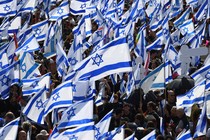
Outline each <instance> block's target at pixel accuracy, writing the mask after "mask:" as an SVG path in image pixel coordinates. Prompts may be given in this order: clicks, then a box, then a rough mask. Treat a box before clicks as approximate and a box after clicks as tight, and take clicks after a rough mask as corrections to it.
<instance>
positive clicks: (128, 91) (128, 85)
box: [126, 72, 135, 98]
mask: <svg viewBox="0 0 210 140" xmlns="http://www.w3.org/2000/svg"><path fill="white" fill-rule="evenodd" d="M134 84H135V79H134V76H133V72H129V73H128V81H127V83H126V94H127V98H128V97H129V96H130V95H131V92H132V91H133V90H135V89H134V88H135V87H134Z"/></svg>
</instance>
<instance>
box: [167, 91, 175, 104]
mask: <svg viewBox="0 0 210 140" xmlns="http://www.w3.org/2000/svg"><path fill="white" fill-rule="evenodd" d="M168 102H169V103H175V102H176V95H175V93H174V91H172V90H169V91H168Z"/></svg>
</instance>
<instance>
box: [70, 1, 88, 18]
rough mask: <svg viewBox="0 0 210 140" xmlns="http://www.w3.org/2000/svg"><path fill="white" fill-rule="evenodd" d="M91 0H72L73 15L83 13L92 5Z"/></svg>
mask: <svg viewBox="0 0 210 140" xmlns="http://www.w3.org/2000/svg"><path fill="white" fill-rule="evenodd" d="M90 3H91V0H71V3H70V12H71V14H72V15H82V14H84V13H85V9H86V8H87V7H88V6H89V5H90Z"/></svg>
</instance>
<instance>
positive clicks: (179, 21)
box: [174, 6, 192, 28]
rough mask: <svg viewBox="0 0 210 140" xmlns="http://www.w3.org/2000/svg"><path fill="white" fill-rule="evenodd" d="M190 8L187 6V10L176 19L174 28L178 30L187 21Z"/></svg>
mask: <svg viewBox="0 0 210 140" xmlns="http://www.w3.org/2000/svg"><path fill="white" fill-rule="evenodd" d="M191 11H192V10H191V7H190V6H189V7H188V8H187V10H185V12H184V13H183V14H182V15H181V16H180V17H179V18H178V19H177V20H175V21H174V26H175V27H176V28H178V27H179V26H180V25H182V24H183V23H184V22H185V21H186V20H188V18H189V16H190V13H191Z"/></svg>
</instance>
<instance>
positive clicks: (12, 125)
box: [0, 117, 20, 140]
mask: <svg viewBox="0 0 210 140" xmlns="http://www.w3.org/2000/svg"><path fill="white" fill-rule="evenodd" d="M19 121H20V118H19V117H18V118H16V119H14V120H12V121H11V122H9V123H8V124H6V125H5V126H4V127H2V128H0V139H1V140H16V137H17V134H18V126H19Z"/></svg>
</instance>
